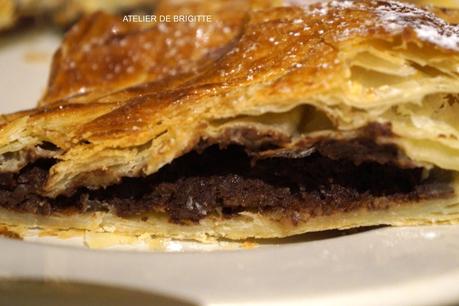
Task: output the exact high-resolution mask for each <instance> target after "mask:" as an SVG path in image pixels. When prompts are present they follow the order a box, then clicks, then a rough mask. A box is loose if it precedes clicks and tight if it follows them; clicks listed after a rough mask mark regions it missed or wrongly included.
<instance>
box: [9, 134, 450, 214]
mask: <svg viewBox="0 0 459 306" xmlns="http://www.w3.org/2000/svg"><path fill="white" fill-rule="evenodd" d="M378 146H379V145H377V144H376V143H374V142H372V141H371V140H353V141H352V142H347V143H346V144H344V143H340V142H339V141H323V142H321V143H317V144H316V145H315V150H313V152H312V153H310V154H309V155H307V156H301V157H296V158H287V157H283V156H274V157H268V158H263V159H252V158H251V157H249V155H248V154H247V153H246V151H245V150H244V148H243V147H241V146H234V145H233V146H228V147H226V148H219V147H218V146H211V147H209V148H207V149H205V150H203V152H201V153H198V152H196V151H193V152H190V153H188V154H186V155H184V156H182V157H180V158H177V159H176V160H174V161H173V162H172V163H171V164H169V165H167V166H165V167H163V168H162V169H161V170H160V171H158V172H157V173H155V174H153V175H150V176H147V177H140V178H124V179H123V180H122V182H121V183H119V184H117V185H113V186H110V187H108V188H105V189H99V190H88V189H85V188H81V189H79V190H78V191H77V192H76V193H74V194H73V195H72V196H70V197H64V196H60V197H58V198H56V199H50V198H47V197H44V196H41V195H40V191H41V188H42V185H43V183H44V182H45V181H46V178H47V173H48V170H49V168H50V167H51V166H52V165H53V163H54V161H53V160H50V159H47V160H38V161H36V162H34V163H33V164H30V165H28V166H27V167H25V168H24V169H22V170H21V171H20V172H19V173H17V174H7V173H4V174H0V206H1V207H4V208H7V209H12V210H16V211H21V212H29V213H34V214H42V215H50V214H52V213H54V212H60V213H68V214H71V213H77V212H85V211H108V210H112V211H114V212H116V214H117V215H119V216H121V217H129V216H134V215H143V214H144V213H147V212H152V211H156V212H165V213H167V214H168V216H169V217H170V220H171V221H172V222H178V223H186V222H189V221H191V222H197V221H199V220H200V219H202V218H204V217H206V216H208V215H211V214H220V215H222V216H223V217H230V216H232V215H234V214H237V213H239V212H241V211H251V212H260V213H265V212H272V213H273V212H274V213H279V214H278V215H280V216H286V217H290V219H291V220H293V221H295V218H296V217H295V216H298V215H299V214H298V213H306V214H308V215H310V216H320V215H329V214H333V213H335V212H346V211H351V210H356V209H359V208H367V209H369V210H374V209H385V208H387V207H388V206H389V205H391V204H394V203H396V204H397V203H403V202H407V201H410V202H411V201H419V200H422V199H427V198H437V197H447V196H450V195H451V194H452V193H453V190H452V188H451V187H450V184H449V182H450V177H449V175H448V172H446V171H441V170H438V169H436V170H434V171H431V174H430V176H429V178H427V179H423V169H422V168H401V167H400V166H399V165H398V164H397V163H396V162H395V159H396V157H397V150H396V148H395V147H390V146H386V147H384V146H379V147H378ZM339 148H344V149H343V150H341V151H340V149H339ZM377 149H378V150H377ZM353 150H354V154H353V153H352V152H353ZM375 150H376V151H378V152H379V153H378V154H376V153H375V152H374V151H375ZM364 154H367V156H366V157H365V156H364ZM353 158H355V160H353ZM391 161H394V162H391Z"/></svg>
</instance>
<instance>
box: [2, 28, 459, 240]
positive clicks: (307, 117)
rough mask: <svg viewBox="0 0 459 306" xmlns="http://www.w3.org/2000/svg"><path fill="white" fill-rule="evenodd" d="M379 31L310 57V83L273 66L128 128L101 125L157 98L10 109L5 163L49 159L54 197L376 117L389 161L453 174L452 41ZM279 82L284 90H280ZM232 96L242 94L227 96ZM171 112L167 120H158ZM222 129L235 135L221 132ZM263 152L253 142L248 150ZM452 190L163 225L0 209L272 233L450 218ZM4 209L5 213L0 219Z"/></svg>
mask: <svg viewBox="0 0 459 306" xmlns="http://www.w3.org/2000/svg"><path fill="white" fill-rule="evenodd" d="M332 34H333V33H332ZM386 34H387V33H386ZM386 34H384V35H383V34H381V37H382V38H381V37H379V38H378V37H376V38H374V39H363V38H361V37H354V38H352V39H349V40H348V41H346V39H347V38H346V39H344V38H343V39H344V42H339V43H338V46H339V48H338V52H334V51H333V50H332V51H330V53H327V54H324V55H323V60H324V62H323V63H319V64H317V67H316V68H317V70H318V71H319V73H318V74H317V75H316V77H317V78H319V80H320V81H318V82H317V84H319V85H318V86H317V88H314V89H311V88H308V87H301V86H298V88H296V87H293V88H289V87H288V85H289V84H290V83H291V82H292V81H295V77H298V76H302V75H301V73H300V74H299V75H298V76H295V73H296V72H298V71H297V70H295V69H293V70H290V71H289V72H290V73H288V74H280V75H279V74H278V75H276V73H278V72H276V71H275V72H273V75H274V78H273V79H269V78H268V79H267V81H263V82H258V83H256V82H255V83H250V82H249V83H244V84H242V85H241V87H240V88H238V89H237V90H234V91H228V92H226V93H225V94H226V95H222V96H224V98H221V99H220V100H219V99H216V98H215V97H214V96H211V95H210V96H209V97H206V96H205V97H204V98H200V100H199V103H188V102H187V100H183V101H181V100H177V101H174V102H175V103H176V104H175V105H173V106H174V108H173V109H172V108H171V107H170V106H169V108H167V107H166V108H165V110H163V109H158V113H159V114H158V116H156V115H151V117H152V118H149V120H150V121H151V122H150V123H151V124H147V125H142V124H139V126H137V125H131V126H129V129H128V130H123V129H121V130H120V132H118V130H117V132H116V133H111V130H109V129H108V128H109V127H111V128H113V129H114V130H116V129H117V128H118V127H115V126H113V123H111V120H113V119H114V118H115V119H116V118H117V117H116V116H118V121H116V122H118V123H120V124H121V125H122V122H120V121H119V118H120V114H121V115H123V116H124V115H125V112H126V111H127V112H129V111H131V110H133V109H134V110H136V109H135V107H139V109H137V110H141V107H142V106H143V107H144V108H147V107H149V106H152V105H153V103H152V102H155V101H154V99H155V98H156V96H154V95H153V96H151V97H150V98H151V101H149V100H148V97H147V99H145V100H144V101H139V103H134V106H131V105H122V103H121V104H112V103H107V104H104V103H100V104H87V105H67V106H65V107H62V106H55V107H53V106H51V107H47V108H39V109H37V110H32V111H30V112H25V113H22V114H19V115H10V116H6V117H5V123H4V125H3V126H2V131H1V134H0V141H1V143H3V146H2V147H1V148H0V152H1V153H3V155H2V158H3V163H2V167H3V171H4V172H5V171H10V172H15V171H18V170H19V169H21V168H23V167H24V166H25V165H26V164H28V163H30V162H32V161H33V160H39V159H56V160H57V162H56V163H55V164H53V165H52V167H51V168H50V169H49V176H48V177H47V180H46V184H45V185H44V189H43V195H44V196H47V197H50V198H53V197H57V196H59V195H61V194H63V193H65V192H68V193H71V192H73V191H75V190H76V189H77V188H78V187H80V186H84V187H86V188H89V189H98V188H100V189H103V188H105V187H107V186H111V185H113V184H116V183H118V182H120V181H121V178H122V177H142V176H147V175H151V174H154V173H156V172H157V171H158V170H160V169H162V168H164V167H165V166H166V165H168V164H172V163H173V162H174V160H176V159H178V158H179V157H180V156H184V155H186V154H187V153H190V152H193V151H196V150H197V151H200V150H203V149H205V148H206V146H210V145H220V146H221V147H225V146H227V145H229V144H239V145H241V146H242V147H245V148H246V149H249V150H248V151H250V150H251V148H250V146H255V147H257V146H259V147H263V145H265V144H266V143H261V144H258V143H257V142H256V141H262V140H264V139H267V140H268V143H267V144H268V145H273V144H274V145H276V146H278V147H277V148H275V149H273V151H274V154H277V152H281V155H280V156H281V157H284V158H291V157H289V156H290V155H292V152H293V155H295V154H299V155H298V156H300V157H302V156H303V155H302V154H304V156H306V157H307V156H308V155H309V154H311V153H310V152H309V151H308V150H310V149H311V150H312V151H313V149H314V142H313V143H312V145H310V146H309V147H305V148H302V147H301V146H300V148H299V149H300V150H299V151H298V152H297V150H296V149H297V147H296V145H297V144H298V143H301V142H302V141H304V140H305V139H306V140H308V141H309V140H311V139H312V140H314V141H315V140H317V139H319V140H320V139H328V140H341V139H347V140H353V139H357V138H358V137H360V135H359V133H360V132H359V131H361V130H362V129H364V128H365V127H367V126H369V125H372V124H376V125H377V126H380V127H381V126H389V128H388V129H386V130H384V129H382V130H383V131H382V135H376V136H375V135H372V136H371V137H373V139H372V140H374V141H375V143H376V144H377V145H379V146H384V145H388V146H395V147H396V148H397V149H398V150H399V151H397V152H398V153H397V154H398V156H399V157H401V160H402V161H400V160H399V159H396V158H395V159H394V160H392V162H395V164H398V165H399V166H400V165H401V167H400V168H408V169H409V168H424V169H425V170H426V173H429V172H430V171H431V170H434V169H437V168H442V169H444V170H447V171H448V172H449V173H450V174H453V175H454V176H455V172H457V171H459V158H458V157H457V156H459V129H458V127H457V124H456V119H455V117H454V116H453V115H454V114H455V113H456V114H457V113H458V111H459V109H458V107H459V106H458V105H459V102H458V93H459V77H458V71H459V69H458V68H459V65H458V63H459V56H458V54H457V50H456V51H454V50H450V49H448V48H440V47H438V46H435V45H434V47H435V48H432V49H431V48H429V47H431V46H432V44H431V42H430V41H429V39H430V38H425V37H424V38H425V39H424V40H421V39H420V37H417V36H416V35H414V34H413V33H412V32H410V31H403V29H402V30H401V33H398V34H397V35H389V36H387V35H386ZM418 34H419V33H418ZM412 35H414V36H412ZM418 36H419V35H418ZM338 41H339V38H338ZM222 62H223V63H224V59H223V60H222ZM299 68H301V66H300V67H299ZM206 77H208V78H209V80H212V77H214V76H213V75H209V76H204V77H203V78H204V80H206ZM201 81H202V80H201ZM284 86H286V87H287V88H288V89H289V91H287V92H283V91H282V89H283V88H284ZM205 90H208V89H205ZM241 91H245V94H242V95H241ZM179 93H180V92H179ZM198 94H199V87H198ZM198 94H196V96H199V95H198ZM191 96H192V97H193V95H191ZM241 97H242V98H241ZM235 98H237V99H239V100H237V102H238V103H237V104H236V103H231V99H235ZM143 102H145V104H143ZM179 102H180V103H179ZM148 103H150V104H148ZM158 104H159V103H158ZM76 114H78V116H76ZM127 115H131V113H127ZM132 115H135V113H132ZM167 115H171V116H169V117H171V118H172V119H167V118H166V119H164V120H163V119H161V118H165V117H167ZM172 115H173V116H172ZM74 118H77V120H76V119H74ZM108 123H109V124H110V125H107V124H108ZM244 130H252V131H254V132H253V133H254V134H255V135H256V137H255V139H254V138H253V137H252V138H250V137H249V138H247V135H244V134H243V133H238V131H244ZM107 131H108V132H110V133H108V132H107ZM232 131H236V133H231V132H232ZM228 133H229V134H232V135H231V136H230V137H229V139H227V140H225V137H227V134H228ZM269 141H271V143H269ZM273 141H274V142H273ZM203 143H204V145H203ZM269 151H270V150H269V149H268V150H260V149H259V148H255V153H256V154H255V155H257V154H261V155H263V154H265V153H266V152H269ZM312 151H311V152H312ZM252 153H253V152H252ZM269 154H272V152H270V153H269ZM282 154H283V155H282ZM286 156H287V157H286ZM298 156H293V158H298ZM403 163H406V164H403ZM455 179H456V177H455ZM449 183H453V182H449ZM78 184H80V185H78ZM450 187H452V193H450V194H448V195H443V196H439V197H435V196H434V197H433V198H430V199H422V198H421V199H415V200H409V201H404V202H403V201H402V202H400V203H399V202H397V201H394V202H393V203H392V204H391V205H388V207H385V208H383V209H374V210H372V209H364V208H360V209H352V210H351V211H348V212H342V211H339V212H335V213H331V214H328V215H325V216H320V215H319V216H311V215H310V214H309V213H304V212H303V211H300V212H295V215H294V218H293V219H292V216H291V215H288V216H282V217H279V215H278V212H276V211H274V212H271V211H268V212H258V213H257V212H253V211H252V212H250V211H242V212H237V213H235V214H232V215H231V216H230V217H228V216H215V215H213V214H212V215H208V216H205V217H202V218H201V219H199V220H198V221H196V222H194V223H186V224H183V223H181V222H170V220H169V217H170V216H167V215H166V214H163V213H158V212H157V213H154V214H145V213H142V214H141V215H138V216H136V217H135V218H134V217H132V216H129V217H123V218H121V217H117V216H116V215H115V214H114V213H113V212H111V211H109V212H91V213H77V214H71V215H67V214H60V213H54V214H51V215H48V216H40V215H31V214H28V213H16V212H12V211H8V212H5V214H0V223H4V224H5V225H8V224H10V225H14V222H16V224H23V225H24V226H27V227H37V228H46V229H53V228H55V230H56V231H58V230H64V231H65V230H67V229H68V230H83V231H85V230H89V231H95V232H113V233H119V234H128V235H141V234H142V233H152V234H154V235H156V236H160V237H161V236H167V237H172V238H177V239H196V240H203V241H204V240H207V239H210V238H209V237H214V238H227V239H244V238H249V237H254V238H273V237H285V236H289V235H295V234H299V233H303V232H308V231H317V230H326V229H332V228H334V229H345V228H350V227H356V226H367V225H379V224H387V225H418V224H442V223H457V222H458V221H459V219H458V214H459V209H458V207H459V200H458V196H457V190H458V189H457V184H456V183H454V184H453V185H452V186H450ZM3 210H4V209H2V211H3ZM4 216H7V217H5V218H6V219H7V220H2V219H1V218H3V217H4ZM8 220H9V221H8ZM8 222H9V223H8Z"/></svg>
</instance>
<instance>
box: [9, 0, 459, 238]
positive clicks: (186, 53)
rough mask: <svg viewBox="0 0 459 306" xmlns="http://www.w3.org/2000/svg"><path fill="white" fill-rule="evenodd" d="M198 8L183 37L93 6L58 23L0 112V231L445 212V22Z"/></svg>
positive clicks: (450, 202)
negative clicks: (203, 16) (27, 79)
mask: <svg viewBox="0 0 459 306" xmlns="http://www.w3.org/2000/svg"><path fill="white" fill-rule="evenodd" d="M203 3H204V2H201V4H199V3H198V4H196V5H194V6H193V8H194V9H195V10H198V11H200V12H204V13H205V12H212V14H213V16H214V17H215V20H214V23H212V24H211V25H209V24H194V25H189V28H188V29H189V31H188V32H183V31H185V28H184V26H183V25H179V24H158V25H155V26H153V27H151V28H149V29H143V28H141V26H138V27H139V28H136V26H134V25H123V24H120V23H119V21H117V20H116V19H115V18H114V17H111V16H108V15H104V14H101V13H99V14H95V15H93V16H91V17H89V18H87V19H85V20H83V21H81V22H80V23H79V24H77V25H76V26H75V27H74V28H73V29H72V30H71V31H70V33H69V34H68V35H67V37H66V39H65V40H64V43H63V45H62V47H61V48H60V50H59V51H58V52H57V54H56V56H55V60H54V63H53V67H52V76H51V78H50V84H49V88H48V91H47V93H46V94H45V96H44V98H43V99H42V100H41V101H40V106H38V107H37V108H35V109H31V110H26V111H23V112H19V113H15V114H9V115H5V116H3V123H2V126H1V130H0V154H1V155H0V158H1V160H0V170H1V172H2V174H1V178H0V184H1V189H0V206H1V207H2V208H1V213H0V223H1V224H3V225H5V226H18V225H20V226H26V227H38V228H42V229H46V230H47V231H49V230H56V231H58V230H74V229H77V230H84V231H91V232H113V233H120V234H126V235H143V234H151V235H155V236H158V237H173V238H179V239H197V240H205V239H208V238H209V237H213V238H228V239H245V238H249V237H256V238H271V237H285V236H289V235H294V234H299V233H304V232H309V231H319V230H326V229H344V228H351V227H359V226H368V225H379V224H388V225H419V224H434V223H436V224H451V223H457V222H458V221H459V197H458V193H457V192H458V183H457V172H458V171H459V123H458V120H457V116H458V114H459V100H458V92H459V75H458V73H459V45H458V44H459V28H458V27H456V26H452V25H450V24H448V23H447V22H445V21H444V20H442V19H440V18H439V17H438V16H436V15H435V14H433V13H431V12H428V11H426V10H423V9H420V8H417V7H415V6H413V5H410V4H404V3H400V2H396V1H373V0H367V1H365V0H346V1H331V2H327V3H323V4H315V5H312V6H305V5H304V6H301V5H299V4H301V3H297V4H296V6H276V5H278V4H277V3H274V2H273V3H272V4H270V5H267V6H268V7H265V8H260V7H255V4H254V3H246V2H245V1H231V2H229V1H218V2H212V5H209V4H203ZM228 5H230V6H231V7H232V8H234V9H233V10H229V9H228ZM269 6H272V7H269ZM96 24H99V25H101V26H99V27H97V28H92V27H91V25H96ZM114 28H116V29H117V31H113V29H114ZM161 33H166V34H161ZM91 36H92V37H91ZM91 38H92V39H91ZM150 43H151V45H150ZM147 46H149V47H147ZM144 48H146V49H147V50H150V51H148V52H147V51H145V50H143V49H144ZM136 58H137V60H136ZM116 63H118V64H119V65H118V66H117V65H116ZM91 71H92V72H91Z"/></svg>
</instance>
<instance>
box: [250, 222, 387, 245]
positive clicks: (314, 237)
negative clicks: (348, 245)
mask: <svg viewBox="0 0 459 306" xmlns="http://www.w3.org/2000/svg"><path fill="white" fill-rule="evenodd" d="M384 227H388V226H385V225H379V226H365V227H359V228H352V229H348V230H328V231H321V232H313V233H305V234H301V235H296V236H292V237H286V238H274V239H255V240H252V241H251V242H254V243H256V244H259V245H282V244H292V243H302V242H309V241H318V240H325V239H333V238H339V237H342V236H349V235H355V234H360V233H365V232H369V231H373V230H377V229H380V228H384Z"/></svg>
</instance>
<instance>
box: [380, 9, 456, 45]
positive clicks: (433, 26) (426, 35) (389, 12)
mask: <svg viewBox="0 0 459 306" xmlns="http://www.w3.org/2000/svg"><path fill="white" fill-rule="evenodd" d="M379 4H380V5H378V6H377V7H376V10H375V11H376V13H377V14H378V17H379V18H380V20H381V22H382V24H383V27H384V28H385V29H386V30H387V31H390V32H402V31H403V30H404V29H406V28H411V29H413V30H414V31H415V33H416V35H417V36H418V38H419V39H421V40H424V41H427V42H430V43H433V44H436V45H438V46H440V47H443V48H446V49H451V50H459V28H458V27H457V26H452V25H449V24H448V23H446V22H445V21H444V20H442V19H441V18H439V17H437V16H435V15H434V14H433V13H431V12H428V11H425V10H423V9H420V8H417V7H416V6H414V5H411V4H405V3H403V4H402V3H400V2H397V1H384V2H382V1H381V2H379Z"/></svg>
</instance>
